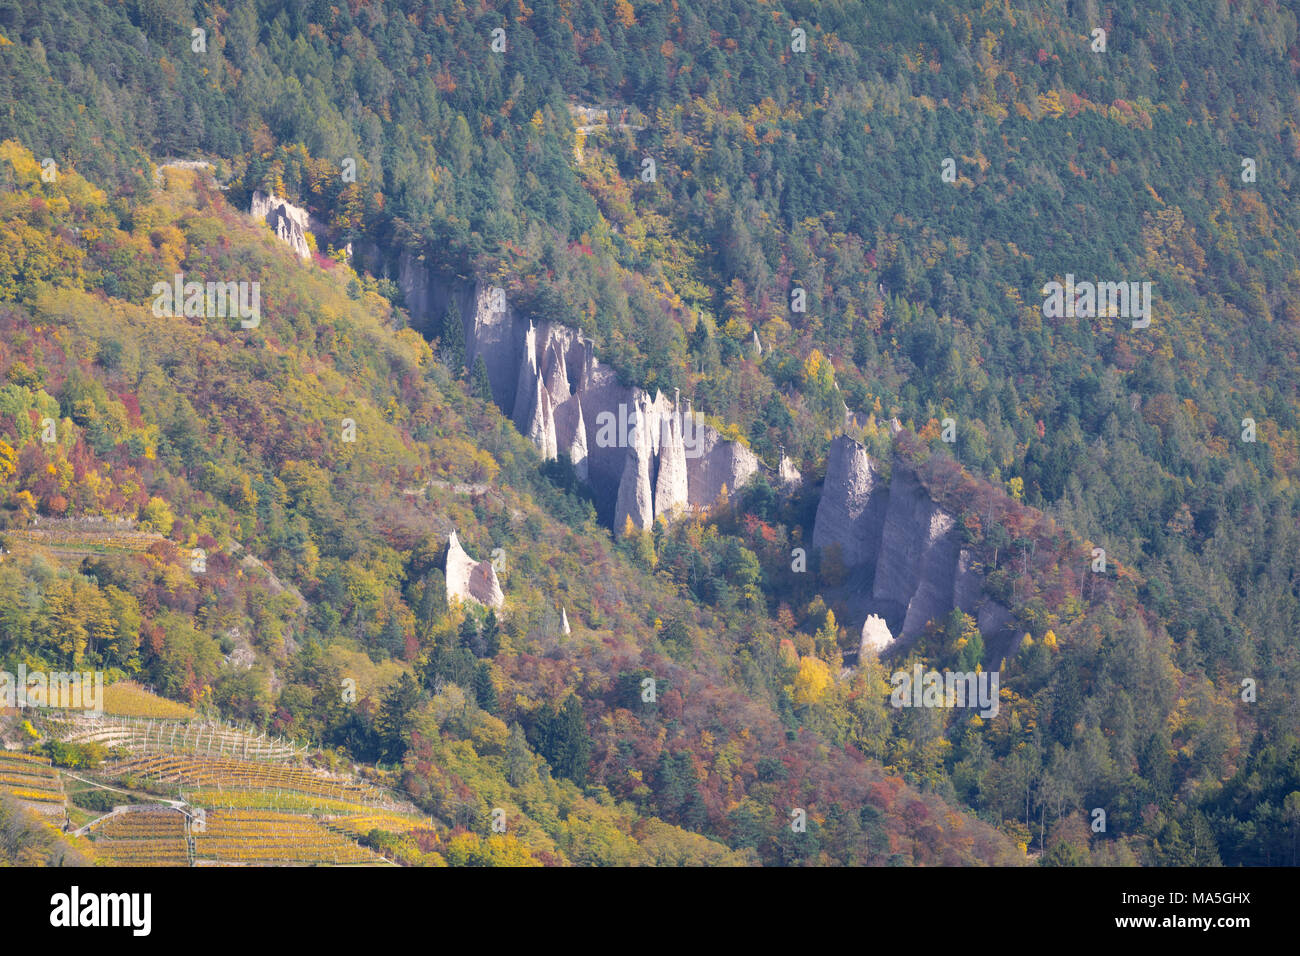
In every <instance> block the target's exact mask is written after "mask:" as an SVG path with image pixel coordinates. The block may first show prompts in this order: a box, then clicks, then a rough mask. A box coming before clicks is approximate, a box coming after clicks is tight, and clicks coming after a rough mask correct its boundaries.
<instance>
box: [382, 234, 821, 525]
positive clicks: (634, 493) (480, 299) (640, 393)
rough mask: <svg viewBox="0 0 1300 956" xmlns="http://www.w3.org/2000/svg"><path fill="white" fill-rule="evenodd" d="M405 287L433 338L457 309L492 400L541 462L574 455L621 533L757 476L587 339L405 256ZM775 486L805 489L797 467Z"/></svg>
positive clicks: (740, 451)
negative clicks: (605, 360) (633, 383)
mask: <svg viewBox="0 0 1300 956" xmlns="http://www.w3.org/2000/svg"><path fill="white" fill-rule="evenodd" d="M398 275H399V279H398V282H399V285H400V286H401V289H402V293H403V295H404V296H405V299H406V304H407V307H408V308H409V309H410V312H411V317H412V325H413V326H415V327H416V328H417V329H421V330H423V331H425V332H426V333H429V334H436V333H435V329H436V328H437V326H438V325H439V324H440V323H441V321H442V317H443V315H444V314H445V313H446V310H447V309H448V308H449V307H451V308H455V309H456V310H457V312H458V314H459V315H460V316H461V320H462V323H463V325H464V329H465V351H466V358H467V360H468V362H469V363H470V364H471V365H472V364H473V363H474V362H475V360H476V359H477V358H479V357H480V356H481V357H482V358H483V360H484V364H485V365H486V366H487V370H488V380H489V382H490V383H491V385H492V397H493V400H494V401H495V403H496V404H497V406H498V407H499V408H501V409H502V411H503V412H505V413H506V414H508V415H510V417H511V419H512V421H514V423H515V426H516V427H517V428H518V429H519V431H520V433H521V434H523V435H525V436H527V437H528V439H529V440H530V441H531V442H532V443H533V444H534V445H535V446H536V447H537V449H538V451H539V452H540V454H541V455H542V457H543V458H548V459H549V458H556V457H558V456H559V455H561V454H567V455H568V456H569V459H570V461H571V462H572V463H573V467H574V471H575V472H576V473H577V475H578V477H579V478H580V479H581V480H583V481H584V482H586V483H587V484H588V485H589V486H590V487H591V489H592V492H593V497H594V499H595V504H596V511H597V514H598V515H600V517H601V519H602V520H603V521H606V522H608V523H609V524H610V525H612V526H613V527H614V528H615V529H616V530H619V531H621V530H622V528H623V525H624V523H625V521H626V519H627V518H628V517H631V518H632V522H633V525H634V526H635V527H638V528H648V527H650V526H651V525H652V524H653V523H654V521H655V520H656V519H657V518H659V517H664V518H667V517H669V516H671V515H675V514H680V513H682V512H683V511H685V510H687V509H688V508H692V507H694V508H708V507H710V506H712V505H713V504H714V503H715V502H716V501H717V500H718V498H719V496H720V495H721V493H722V489H723V488H724V487H725V488H726V489H727V490H728V491H732V492H734V491H736V490H738V489H739V488H741V487H742V486H743V485H744V484H745V483H746V482H747V481H748V480H749V479H750V478H751V477H752V476H753V475H755V474H756V473H758V472H759V471H761V470H762V465H761V463H760V462H759V460H758V458H757V457H756V456H755V455H754V454H753V453H752V452H751V451H750V450H749V449H748V448H747V447H746V446H745V445H744V444H742V443H741V442H737V441H730V440H727V439H724V438H722V436H721V435H719V434H718V432H717V430H716V429H714V428H712V427H710V426H708V425H706V424H704V423H703V422H702V421H699V420H697V419H695V418H694V417H693V416H691V414H690V411H689V409H683V408H682V407H681V406H680V404H679V401H678V400H677V399H676V398H674V399H668V398H666V397H665V396H663V395H662V394H656V395H654V396H653V397H651V396H650V395H649V394H648V393H647V392H645V391H644V390H642V389H639V388H634V387H630V386H626V385H623V384H621V383H620V382H619V381H618V376H617V375H615V374H614V372H613V370H612V369H609V368H606V367H605V366H603V365H601V363H600V362H599V360H597V358H596V350H595V347H594V345H593V344H592V342H591V341H590V340H589V339H586V338H585V337H584V336H583V334H582V332H580V331H579V330H577V329H573V328H570V327H568V326H565V325H560V324H558V323H553V322H543V323H541V324H534V323H533V322H531V321H529V320H527V319H525V318H523V317H521V316H519V315H517V314H516V313H515V311H514V309H513V308H512V307H511V306H510V304H509V302H508V301H506V300H505V297H504V294H502V293H501V292H500V290H494V289H493V288H491V287H489V286H486V285H484V284H482V283H479V284H476V285H472V286H471V285H467V284H465V283H462V282H458V281H457V280H456V279H454V278H453V277H442V276H438V275H435V274H434V273H432V272H431V270H430V269H429V268H428V267H427V266H426V265H425V263H424V262H423V261H422V259H421V258H420V257H419V256H417V255H415V254H413V253H411V252H404V253H403V254H402V255H401V256H400V257H399V261H398ZM778 480H779V481H780V482H781V483H782V484H783V485H786V486H792V485H795V484H797V482H798V472H797V470H794V468H793V465H789V466H788V467H785V468H783V469H782V471H781V472H780V473H779V477H778Z"/></svg>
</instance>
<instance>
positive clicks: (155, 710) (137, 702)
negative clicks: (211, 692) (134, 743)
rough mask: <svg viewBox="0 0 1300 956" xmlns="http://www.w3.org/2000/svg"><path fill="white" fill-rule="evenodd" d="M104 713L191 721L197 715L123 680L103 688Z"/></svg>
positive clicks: (174, 702) (134, 683) (117, 715)
mask: <svg viewBox="0 0 1300 956" xmlns="http://www.w3.org/2000/svg"><path fill="white" fill-rule="evenodd" d="M104 713H105V714H107V715H108V716H110V717H150V718H165V719H169V720H192V719H194V718H196V717H198V714H196V713H195V712H194V710H193V709H192V708H190V707H186V706H185V705H184V704H180V703H177V702H176V701H174V700H168V699H167V698H166V697H159V696H158V695H157V694H155V693H152V692H151V691H148V690H146V689H145V688H143V687H141V686H140V685H139V684H137V683H136V682H135V681H129V680H123V681H118V682H117V683H115V684H109V685H108V686H107V687H105V688H104Z"/></svg>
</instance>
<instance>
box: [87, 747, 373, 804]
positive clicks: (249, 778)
mask: <svg viewBox="0 0 1300 956" xmlns="http://www.w3.org/2000/svg"><path fill="white" fill-rule="evenodd" d="M108 772H110V773H112V774H113V775H115V776H119V777H133V778H135V779H137V780H147V781H150V782H153V783H159V784H177V785H178V789H179V788H181V787H184V788H190V787H196V788H215V789H217V790H219V791H226V790H233V791H242V790H270V791H290V792H294V793H303V794H312V795H315V796H319V797H325V798H327V799H332V800H340V801H345V802H348V803H353V804H362V805H373V804H379V803H381V802H383V801H384V800H385V797H384V794H383V793H382V792H381V791H379V790H377V789H375V788H373V787H369V786H366V785H365V784H360V783H354V782H352V781H349V780H342V779H338V778H334V777H327V776H324V775H321V774H318V773H315V772H313V771H311V770H308V769H306V768H303V767H289V766H280V765H276V764H269V763H256V762H253V761H250V760H231V759H227V758H223V757H195V756H188V755H183V754H169V755H157V756H144V757H135V758H132V759H130V760H126V761H123V762H121V763H119V764H116V765H114V766H113V767H111V768H109V769H108Z"/></svg>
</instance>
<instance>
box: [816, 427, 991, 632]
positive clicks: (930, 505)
mask: <svg viewBox="0 0 1300 956" xmlns="http://www.w3.org/2000/svg"><path fill="white" fill-rule="evenodd" d="M890 471H891V476H890V481H889V484H888V487H885V485H884V482H883V481H882V478H881V468H880V467H879V466H878V464H877V463H876V462H874V461H872V460H871V458H870V457H869V456H868V454H867V451H866V449H865V448H864V447H863V446H862V445H860V444H859V443H857V442H855V441H853V440H852V439H850V438H848V437H847V436H843V435H841V436H840V437H838V438H836V439H835V440H834V441H833V442H832V443H831V447H830V451H829V453H828V455H827V462H826V480H825V482H824V484H823V486H822V496H821V501H820V502H819V503H818V506H817V517H816V520H815V523H814V525H813V547H814V548H817V549H818V550H821V551H825V550H826V549H827V548H829V547H831V546H832V545H838V546H839V550H840V555H841V558H842V559H843V561H844V564H845V565H846V566H847V567H848V568H849V570H850V574H849V580H850V584H849V585H848V587H849V589H850V591H851V595H850V600H849V603H850V605H851V606H853V607H855V608H856V609H857V613H863V612H864V608H865V611H866V612H867V613H869V614H870V616H869V617H868V623H869V624H871V628H870V630H871V632H872V634H874V635H875V637H874V638H873V639H874V640H875V642H876V643H877V644H879V643H880V642H881V641H883V640H884V639H885V636H888V638H889V641H890V642H893V641H894V640H895V639H896V638H897V639H910V638H914V637H916V636H917V635H918V634H920V633H922V632H923V631H924V630H925V627H926V625H927V624H928V623H929V622H931V621H936V622H940V621H942V620H943V619H944V618H945V617H946V616H947V615H948V614H949V613H950V612H951V611H952V609H953V608H961V609H962V610H963V611H966V612H967V613H969V614H972V615H974V616H975V617H976V620H977V622H978V624H979V628H980V632H981V634H983V635H984V637H985V640H986V647H988V646H991V645H990V644H989V638H991V637H994V636H998V637H999V639H1000V636H1001V635H1002V634H1003V632H1004V631H1005V628H1006V626H1007V624H1008V622H1009V620H1010V614H1009V612H1007V611H1006V609H1005V608H1002V607H1000V606H999V605H997V604H996V602H994V601H992V600H991V599H990V598H989V597H988V596H987V595H986V594H985V593H984V576H983V574H981V573H980V571H979V569H978V568H977V567H976V565H975V561H974V558H973V556H972V555H971V553H970V552H969V551H968V550H966V549H964V548H962V547H961V536H960V529H959V528H958V526H957V521H956V519H955V518H954V517H953V516H952V515H951V514H949V513H947V512H946V511H944V510H943V509H942V508H940V507H939V505H938V504H936V503H935V501H934V500H933V499H932V498H931V497H930V495H929V492H927V491H926V490H925V488H924V486H922V484H921V482H920V480H919V479H918V478H917V476H916V473H915V472H914V471H913V470H912V468H911V467H910V466H909V465H907V464H906V463H904V462H903V461H901V460H896V461H894V462H893V463H892V465H891V469H890ZM872 618H878V623H877V622H873V621H872ZM882 627H883V630H881V628H882ZM863 628H864V630H863V640H864V642H865V641H866V638H867V634H868V627H867V624H864V625H863ZM888 646H892V644H883V645H881V646H880V647H879V648H878V649H877V651H876V653H879V652H880V650H884V649H885V647H888ZM864 650H865V644H864Z"/></svg>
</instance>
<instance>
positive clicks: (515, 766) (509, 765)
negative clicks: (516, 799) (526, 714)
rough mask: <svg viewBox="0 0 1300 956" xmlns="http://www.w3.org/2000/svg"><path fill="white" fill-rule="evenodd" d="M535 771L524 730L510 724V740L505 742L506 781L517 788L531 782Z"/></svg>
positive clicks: (515, 724)
mask: <svg viewBox="0 0 1300 956" xmlns="http://www.w3.org/2000/svg"><path fill="white" fill-rule="evenodd" d="M535 770H536V768H535V767H534V765H533V752H532V751H531V750H530V749H529V747H528V738H527V737H525V736H524V728H523V727H521V726H519V724H517V723H514V724H511V725H510V738H509V739H508V740H507V741H506V779H507V780H508V781H510V786H512V787H518V786H521V785H522V784H525V783H527V782H528V781H529V780H531V779H532V778H533V775H534V772H535Z"/></svg>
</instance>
